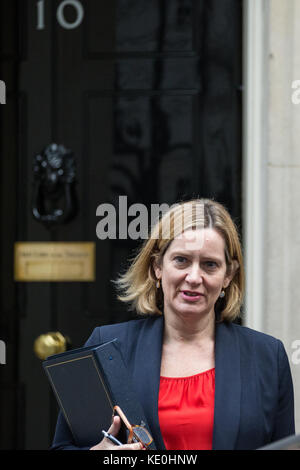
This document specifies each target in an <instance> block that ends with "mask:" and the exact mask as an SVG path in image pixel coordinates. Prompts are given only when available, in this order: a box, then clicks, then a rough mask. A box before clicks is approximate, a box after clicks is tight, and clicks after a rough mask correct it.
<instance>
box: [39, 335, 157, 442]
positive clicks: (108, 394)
mask: <svg viewBox="0 0 300 470" xmlns="http://www.w3.org/2000/svg"><path fill="white" fill-rule="evenodd" d="M43 367H44V369H45V372H46V374H47V376H48V378H49V381H50V384H51V386H52V389H53V391H54V393H55V396H56V398H57V401H58V404H59V406H60V408H61V411H62V413H63V414H64V417H65V419H66V422H67V423H68V425H69V428H70V430H71V432H72V435H73V438H74V441H75V443H76V445H77V446H78V447H86V446H92V445H95V444H97V443H98V442H100V441H101V439H102V438H103V435H102V433H101V431H102V429H103V430H105V431H107V430H108V428H109V427H110V425H111V420H112V414H113V407H114V406H115V405H118V406H119V407H120V408H121V410H122V411H123V412H124V413H125V415H126V416H127V418H128V420H129V422H130V423H131V424H132V425H134V424H135V425H141V424H142V425H145V427H146V429H147V430H148V431H149V432H150V430H149V426H148V425H147V421H146V418H145V416H144V412H143V409H142V406H141V404H140V403H139V401H138V399H137V396H136V393H135V391H134V387H133V384H132V382H131V378H130V376H129V373H128V370H127V368H126V365H125V363H124V360H123V357H122V354H121V351H120V349H119V347H118V341H117V339H114V340H113V341H109V342H107V343H103V344H100V345H98V346H90V347H83V348H79V349H73V350H71V351H67V352H65V353H61V354H56V355H54V356H50V357H48V358H47V359H46V361H44V362H43ZM150 434H151V432H150ZM123 442H124V441H123ZM124 443H125V442H124ZM148 448H149V449H155V444H154V442H152V443H151V444H150V446H149V447H148Z"/></svg>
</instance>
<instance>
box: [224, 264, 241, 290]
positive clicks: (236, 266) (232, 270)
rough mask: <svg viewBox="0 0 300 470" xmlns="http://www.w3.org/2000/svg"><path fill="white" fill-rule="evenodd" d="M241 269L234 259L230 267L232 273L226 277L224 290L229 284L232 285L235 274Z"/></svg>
mask: <svg viewBox="0 0 300 470" xmlns="http://www.w3.org/2000/svg"><path fill="white" fill-rule="evenodd" d="M239 267H240V265H239V263H238V262H237V260H236V259H234V260H233V261H232V263H231V266H230V272H229V273H228V274H227V276H226V277H225V281H224V286H223V287H224V288H226V287H228V286H229V284H230V283H231V281H232V279H233V278H234V276H235V273H236V272H237V270H238V269H239Z"/></svg>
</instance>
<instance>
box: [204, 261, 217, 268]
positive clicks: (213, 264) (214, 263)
mask: <svg viewBox="0 0 300 470" xmlns="http://www.w3.org/2000/svg"><path fill="white" fill-rule="evenodd" d="M205 265H206V266H207V267H208V268H210V269H215V268H216V267H217V266H218V265H217V263H216V262H215V261H206V263H205Z"/></svg>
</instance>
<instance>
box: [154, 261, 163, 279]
mask: <svg viewBox="0 0 300 470" xmlns="http://www.w3.org/2000/svg"><path fill="white" fill-rule="evenodd" d="M152 267H153V271H154V273H155V276H156V279H160V278H161V267H160V265H159V264H158V262H157V260H156V259H155V260H154V261H153V264H152Z"/></svg>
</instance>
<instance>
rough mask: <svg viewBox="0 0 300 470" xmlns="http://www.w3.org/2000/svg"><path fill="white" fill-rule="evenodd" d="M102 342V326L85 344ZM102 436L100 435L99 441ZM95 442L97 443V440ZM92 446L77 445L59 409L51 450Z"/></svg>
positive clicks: (85, 448)
mask: <svg viewBox="0 0 300 470" xmlns="http://www.w3.org/2000/svg"><path fill="white" fill-rule="evenodd" d="M100 343H101V337H100V328H99V327H98V328H95V329H94V331H93V332H92V334H91V336H90V337H89V339H88V340H87V342H86V343H85V346H94V345H96V344H100ZM101 439H102V437H101V436H100V435H99V442H100V440H101ZM95 444H97V443H96V442H95ZM89 449H90V447H77V446H76V445H75V443H74V440H73V436H72V433H71V431H70V428H69V426H68V424H67V422H66V420H65V418H64V416H63V414H62V412H61V411H59V414H58V418H57V423H56V429H55V434H54V438H53V442H52V445H51V447H50V450H89Z"/></svg>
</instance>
